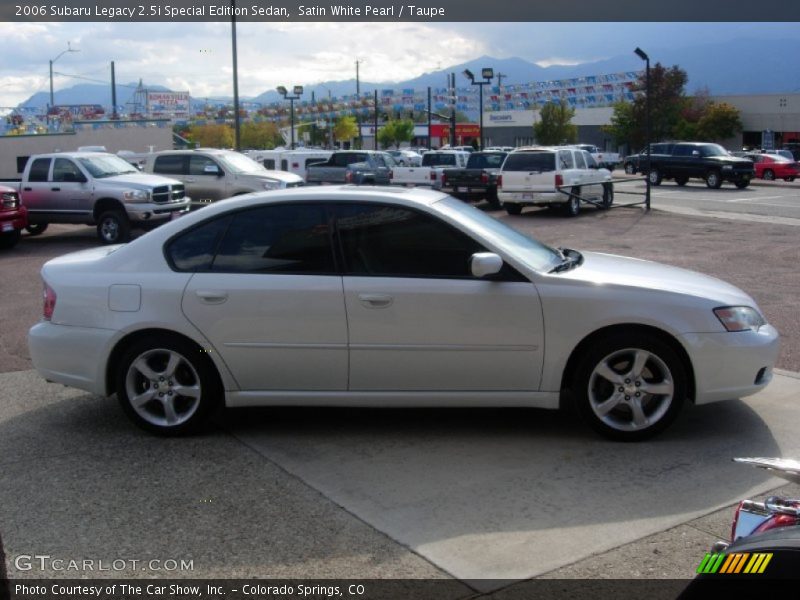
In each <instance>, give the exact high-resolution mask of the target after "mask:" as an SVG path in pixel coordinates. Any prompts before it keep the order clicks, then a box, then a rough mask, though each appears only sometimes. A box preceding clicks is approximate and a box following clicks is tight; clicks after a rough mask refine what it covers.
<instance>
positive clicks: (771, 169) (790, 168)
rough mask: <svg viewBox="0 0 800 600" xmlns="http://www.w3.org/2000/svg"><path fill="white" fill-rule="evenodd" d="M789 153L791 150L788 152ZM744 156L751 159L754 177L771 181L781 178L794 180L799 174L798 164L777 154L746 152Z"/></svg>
mask: <svg viewBox="0 0 800 600" xmlns="http://www.w3.org/2000/svg"><path fill="white" fill-rule="evenodd" d="M790 154H791V152H790ZM744 158H748V159H750V160H752V161H753V167H754V168H755V174H756V177H758V178H759V179H766V180H767V181H773V180H775V179H783V180H784V181H794V180H795V179H796V178H797V177H798V176H799V175H800V164H798V163H797V161H795V160H794V158H792V159H788V158H786V157H785V156H783V155H779V154H756V153H752V154H746V155H745V156H744Z"/></svg>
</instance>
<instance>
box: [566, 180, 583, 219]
mask: <svg viewBox="0 0 800 600" xmlns="http://www.w3.org/2000/svg"><path fill="white" fill-rule="evenodd" d="M571 192H572V195H571V196H570V197H569V199H568V200H567V201H566V203H565V204H564V210H566V211H567V216H568V217H577V216H578V215H579V214H580V213H581V199H580V195H581V189H580V188H578V187H574V188H572V190H571Z"/></svg>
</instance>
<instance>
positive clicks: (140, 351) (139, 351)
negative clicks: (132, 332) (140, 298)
mask: <svg viewBox="0 0 800 600" xmlns="http://www.w3.org/2000/svg"><path fill="white" fill-rule="evenodd" d="M116 392H117V398H118V399H119V401H120V404H121V405H122V409H123V410H124V411H125V414H126V415H128V417H129V418H130V419H131V420H132V421H133V422H134V423H135V424H136V425H138V426H139V427H141V428H142V429H145V430H147V431H150V432H152V433H157V434H160V435H180V434H184V433H190V432H192V431H196V430H197V428H198V427H199V426H200V425H202V424H203V422H204V421H205V420H206V418H207V417H208V416H209V414H210V413H211V412H212V411H213V410H214V409H215V408H216V407H217V406H219V405H220V403H221V400H222V387H221V385H220V383H219V379H218V377H217V372H216V369H215V367H214V364H213V363H212V362H211V359H209V358H208V355H207V354H204V353H203V352H201V351H200V350H199V349H198V348H197V347H195V346H194V345H193V344H192V343H190V342H187V341H186V340H183V339H180V338H177V337H175V338H173V337H171V336H153V337H151V338H147V339H142V340H140V341H138V342H136V343H134V344H133V345H132V346H131V347H130V348H129V349H128V350H127V352H125V354H124V356H123V357H122V360H121V361H120V362H119V368H118V370H117V373H116Z"/></svg>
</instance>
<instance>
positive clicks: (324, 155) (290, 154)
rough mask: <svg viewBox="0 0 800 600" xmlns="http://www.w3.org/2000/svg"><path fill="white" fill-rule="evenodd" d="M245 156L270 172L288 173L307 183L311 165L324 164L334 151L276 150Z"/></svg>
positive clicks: (252, 151)
mask: <svg viewBox="0 0 800 600" xmlns="http://www.w3.org/2000/svg"><path fill="white" fill-rule="evenodd" d="M244 154H245V156H248V157H250V158H252V159H253V160H254V161H256V162H257V163H260V164H261V165H263V166H264V168H265V169H267V170H268V171H275V170H280V171H287V172H289V173H294V174H295V175H297V176H298V177H300V178H302V179H303V181H305V178H306V174H307V169H308V167H309V165H315V164H319V163H324V162H325V161H327V160H328V159H329V158H330V157H331V155H332V154H333V150H323V149H321V148H298V149H296V150H289V149H287V148H275V149H274V150H248V151H246V152H245V153H244Z"/></svg>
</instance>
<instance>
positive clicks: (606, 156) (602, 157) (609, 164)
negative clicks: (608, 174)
mask: <svg viewBox="0 0 800 600" xmlns="http://www.w3.org/2000/svg"><path fill="white" fill-rule="evenodd" d="M574 147H575V148H577V149H578V150H586V151H587V152H588V153H589V154H591V155H592V158H593V159H594V162H596V163H597V166H598V167H600V168H601V169H608V170H609V171H613V170H614V168H615V167H616V166H617V165H618V164H620V163H621V162H622V157H620V155H619V154H618V153H617V152H604V151H602V150H600V148H598V147H597V146H594V145H592V144H576V145H575V146H574Z"/></svg>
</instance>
